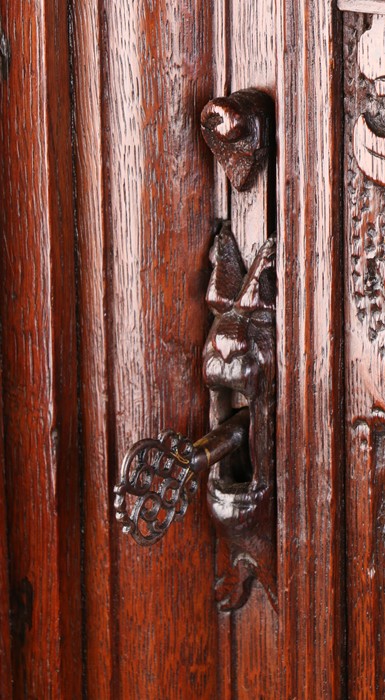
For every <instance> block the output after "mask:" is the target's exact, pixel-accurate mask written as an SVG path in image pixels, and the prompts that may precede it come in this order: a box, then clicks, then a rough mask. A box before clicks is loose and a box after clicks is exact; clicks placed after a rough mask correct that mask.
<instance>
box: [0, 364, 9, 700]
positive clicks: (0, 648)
mask: <svg viewBox="0 0 385 700" xmlns="http://www.w3.org/2000/svg"><path fill="white" fill-rule="evenodd" d="M0 379H1V375H0ZM0 389H1V387H0ZM8 559H9V552H8V534H7V505H6V496H5V465H4V431H3V401H2V391H0V698H4V700H6V699H7V698H9V699H11V698H12V662H11V629H10V598H9V579H8V576H9V570H8V568H9V566H8V565H9V561H8Z"/></svg>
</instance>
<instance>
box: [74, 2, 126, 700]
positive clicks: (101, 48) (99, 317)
mask: <svg viewBox="0 0 385 700" xmlns="http://www.w3.org/2000/svg"><path fill="white" fill-rule="evenodd" d="M71 37H72V51H73V52H72V70H73V79H74V84H73V109H74V122H73V132H74V157H75V172H76V224H77V251H78V265H77V268H78V310H79V331H80V336H79V339H80V342H79V362H80V389H81V391H80V410H81V422H82V460H83V479H84V482H83V506H84V513H83V514H84V562H83V563H84V589H85V628H84V629H85V656H86V688H87V693H88V697H90V698H100V699H101V700H102V699H103V700H104V699H107V698H116V697H117V696H116V692H115V687H114V673H113V670H114V668H116V659H115V665H114V646H113V630H114V627H115V624H116V619H115V618H116V616H117V614H118V613H117V611H116V609H115V610H114V609H113V607H112V595H113V587H112V567H113V562H112V559H113V552H114V550H113V540H114V538H116V537H117V535H118V533H117V532H116V527H115V523H114V520H113V517H112V514H111V495H112V494H111V488H112V483H111V476H112V471H113V470H112V468H111V464H110V444H111V440H110V437H109V420H110V418H109V413H108V411H109V407H110V406H111V402H112V399H111V396H110V394H109V380H108V368H109V359H108V357H109V356H108V352H109V347H108V328H107V323H108V319H107V315H108V303H107V285H108V281H107V275H108V246H109V236H108V232H109V228H108V220H109V219H108V209H107V200H106V196H105V195H106V189H105V180H106V172H105V171H106V169H107V168H106V163H105V160H104V158H103V156H104V152H105V151H104V137H103V130H104V129H106V128H107V124H108V122H107V114H108V113H107V99H106V84H105V80H104V79H103V78H104V75H103V64H102V62H103V57H105V51H106V47H105V44H104V40H105V37H106V30H105V26H104V23H103V14H102V13H101V12H100V8H99V5H98V3H89V2H86V1H84V0H73V2H72V7H71ZM111 352H112V348H110V354H111ZM111 417H112V418H113V414H112V416H111Z"/></svg>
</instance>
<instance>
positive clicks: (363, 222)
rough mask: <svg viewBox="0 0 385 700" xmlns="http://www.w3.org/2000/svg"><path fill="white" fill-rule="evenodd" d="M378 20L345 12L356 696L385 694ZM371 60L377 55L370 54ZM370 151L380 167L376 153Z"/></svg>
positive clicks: (349, 522) (384, 204)
mask: <svg viewBox="0 0 385 700" xmlns="http://www.w3.org/2000/svg"><path fill="white" fill-rule="evenodd" d="M370 26H371V18H368V17H365V16H363V15H357V14H352V13H345V14H344V58H345V66H344V67H345V84H344V87H345V159H344V180H345V299H346V302H345V317H346V331H345V348H346V349H345V365H346V426H347V468H346V532H347V599H348V617H347V620H348V626H347V634H348V679H349V681H348V694H349V698H351V699H352V700H364V699H369V698H370V700H374V699H375V698H378V699H379V698H382V697H384V693H385V680H384V679H385V663H384V654H383V638H384V633H385V611H384V606H383V595H384V573H383V572H384V566H385V552H384V535H383V533H384V510H385V477H384V431H385V400H384V389H385V387H384V357H385V339H384V329H385V313H384V301H385V297H384V279H385V265H384V251H383V240H384V228H383V227H384V213H385V195H384V189H383V188H382V187H378V186H377V185H376V184H374V182H372V181H371V180H370V179H369V178H368V177H366V176H365V175H364V174H363V173H362V172H361V171H360V169H359V167H358V165H357V161H356V159H355V155H354V152H353V138H352V135H353V132H354V127H355V124H356V122H357V120H358V119H359V118H360V115H361V114H363V113H365V114H367V113H368V115H370V116H371V117H372V119H373V120H374V121H373V122H372V121H370V117H369V116H368V119H369V121H370V124H371V128H372V129H374V130H375V131H377V129H378V121H376V120H378V117H379V116H380V115H381V112H380V110H379V105H381V102H379V100H378V97H377V95H376V91H375V85H374V83H373V82H372V81H369V80H367V79H366V77H365V75H364V74H363V73H362V71H361V70H360V68H359V66H358V61H357V58H358V56H357V48H358V42H359V40H360V38H361V36H362V34H363V32H364V31H366V30H367V29H369V28H370ZM367 59H368V60H370V51H369V52H368V55H367ZM379 133H381V132H379ZM374 155H375V154H369V153H368V154H367V166H368V169H369V170H370V167H371V162H372V156H374Z"/></svg>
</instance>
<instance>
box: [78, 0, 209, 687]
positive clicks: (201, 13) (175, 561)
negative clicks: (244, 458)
mask: <svg viewBox="0 0 385 700" xmlns="http://www.w3.org/2000/svg"><path fill="white" fill-rule="evenodd" d="M73 8H74V17H75V22H74V45H75V47H76V49H75V55H77V56H78V57H80V55H82V57H83V51H85V63H86V65H85V66H77V67H76V69H75V77H76V87H75V95H76V106H75V111H76V114H77V122H76V127H75V131H76V137H77V140H78V143H79V139H81V141H82V145H79V148H78V153H77V156H76V157H77V159H78V160H77V187H78V193H79V197H80V201H79V207H80V209H79V212H78V221H79V260H80V265H81V274H80V289H81V292H80V314H81V318H82V319H83V320H82V337H83V348H82V351H81V352H82V358H83V359H82V371H81V376H82V381H83V382H84V389H83V399H82V410H83V424H84V425H85V426H86V443H85V475H86V478H87V475H88V483H87V485H86V490H85V509H86V520H87V522H86V540H85V547H86V553H85V562H86V589H87V596H88V589H89V588H90V587H91V585H92V578H93V577H94V578H95V580H96V581H99V582H101V589H100V591H99V592H98V593H96V592H95V593H93V594H92V593H91V595H90V598H89V602H88V603H86V608H87V605H88V610H86V619H87V632H88V634H89V635H90V641H89V642H88V655H89V654H91V655H92V656H91V657H88V658H87V665H88V681H87V682H88V687H89V689H90V688H93V687H96V685H97V681H96V680H95V679H92V678H91V676H92V674H93V673H94V671H93V665H92V663H91V658H95V659H96V657H97V654H98V651H99V653H100V655H101V658H102V659H103V664H104V665H105V670H106V673H107V676H108V675H109V674H110V673H111V671H114V682H113V684H112V685H110V686H109V687H108V683H107V682H106V681H104V684H103V685H102V689H103V690H102V692H103V693H104V695H100V691H99V695H98V697H113V698H114V700H115V698H122V699H123V698H127V697H130V698H133V699H134V698H138V699H140V700H145V699H146V698H150V697H169V698H172V697H175V698H176V697H177V698H182V699H183V698H186V700H187V699H188V698H190V697H193V696H197V697H200V698H211V697H212V696H215V694H216V676H217V667H218V656H217V635H216V611H215V607H214V602H213V591H212V583H213V564H214V555H213V538H212V534H211V528H210V526H209V524H208V518H207V515H206V505H205V487H204V486H203V485H202V489H201V492H200V497H199V498H198V499H197V502H196V505H195V507H191V513H189V514H188V516H187V517H186V519H185V520H184V522H183V524H181V525H179V526H176V527H175V528H173V530H171V531H170V533H169V534H168V536H167V538H166V539H165V541H164V542H162V543H161V544H158V545H156V546H155V547H154V548H152V550H150V551H149V550H147V549H138V547H137V545H136V544H134V543H133V542H131V541H130V540H129V539H128V538H127V537H125V536H123V535H122V533H121V530H120V528H119V527H118V525H117V524H116V523H114V522H111V523H110V526H111V536H110V541H109V540H108V512H109V510H108V507H107V505H106V504H107V498H108V489H110V488H111V485H112V483H111V482H112V480H115V481H116V480H117V473H118V464H119V462H120V461H121V459H122V457H123V454H124V452H125V450H126V449H127V448H128V446H129V445H130V444H131V443H132V442H133V441H135V440H136V439H138V438H140V437H143V436H145V435H151V434H155V435H156V434H157V433H158V431H159V430H160V429H161V428H163V427H170V426H172V427H175V428H176V429H178V430H180V431H182V432H186V433H187V434H189V435H190V436H191V437H192V438H197V437H200V436H201V435H202V434H203V432H204V430H205V429H206V428H207V408H208V406H207V394H206V392H205V391H204V389H203V386H202V379H201V349H202V347H203V342H204V337H205V333H206V329H207V312H206V309H205V305H204V295H205V287H206V284H207V280H208V272H209V271H208V262H207V255H208V249H209V245H210V233H211V226H212V209H211V191H212V187H211V183H212V177H211V174H210V173H211V171H210V164H209V160H206V154H205V147H204V145H203V143H202V141H201V138H200V132H199V114H200V110H201V109H202V107H203V105H204V104H205V102H206V101H207V99H208V98H209V97H210V96H211V90H212V87H211V61H212V56H211V47H212V39H211V31H212V24H211V21H212V20H211V11H210V7H209V6H206V3H204V2H201V1H200V0H199V1H198V0H195V1H194V2H192V1H191V0H184V2H182V3H180V4H179V5H176V4H175V3H173V2H168V1H165V0H164V1H162V2H157V3H153V2H150V1H148V2H145V3H143V2H132V3H110V2H105V3H103V4H102V6H101V10H100V16H99V18H97V17H95V16H94V24H93V26H94V28H93V30H91V29H90V28H88V30H87V29H86V28H85V24H86V23H88V22H89V17H90V15H89V12H90V10H89V9H87V8H86V7H85V3H82V4H80V3H78V2H74V5H73ZM98 43H99V47H100V49H101V66H99V64H98V55H97V52H96V50H95V48H94V47H95V45H97V44H98ZM83 60H84V59H83ZM90 85H91V101H90V104H89V105H88V107H87V104H86V102H87V99H89V94H90ZM86 86H87V87H88V91H87V93H88V94H87V95H85V96H84V97H80V96H79V91H83V90H85V88H86ZM98 102H99V105H98ZM85 109H88V112H89V116H90V117H92V119H94V120H95V121H94V127H93V128H92V129H91V132H90V131H89V130H87V128H86V123H88V118H89V117H88V116H87V114H84V110H85ZM98 110H100V115H99V116H98ZM83 114H84V116H83ZM83 119H84V124H83ZM82 127H83V128H82ZM84 127H85V128H86V131H84ZM87 171H88V172H87ZM90 188H91V194H88V193H89V192H90ZM90 221H91V222H92V225H94V226H97V227H98V232H97V234H96V249H95V250H94V251H91V247H92V246H93V245H94V243H93V240H92V230H91V231H86V228H89V227H90ZM87 265H88V266H89V268H90V269H89V270H86V269H85V267H86V266H87ZM93 274H95V275H96V274H97V275H98V279H99V283H98V284H97V283H95V282H93V281H92V277H93ZM103 280H104V282H103ZM103 285H105V287H104V286H103ZM104 314H105V315H106V319H105V320H104V318H103V316H104ZM94 330H96V331H97V333H98V338H99V342H97V340H96V339H95V340H94V339H92V338H91V337H90V335H92V333H93V332H94ZM93 371H97V372H98V376H99V377H100V385H99V387H95V379H94V377H93ZM105 392H107V395H106V393H105ZM90 399H92V400H93V401H99V406H98V408H96V407H95V406H94V407H93V408H92V407H90V408H87V404H89V401H90ZM103 401H104V406H103V403H102V402H103ZM107 411H108V420H107ZM93 420H96V422H97V424H96V425H95V426H94V428H93V430H91V424H92V421H93ZM87 426H88V427H87ZM95 439H97V440H98V442H99V452H98V453H97V454H95V447H94V446H93V445H92V441H93V440H95ZM93 455H94V456H95V457H96V462H95V460H94V461H92V459H93ZM107 459H108V464H106V462H105V461H104V460H107ZM91 470H94V476H93V477H91ZM98 479H100V481H101V482H102V483H101V484H100V485H99V486H97V480H98ZM94 486H95V494H94V495H95V504H94V505H92V488H93V487H94ZM109 494H110V498H111V495H112V493H111V490H110V491H109ZM96 519H99V524H98V525H95V527H96V536H95V535H94V536H95V542H96V544H93V542H92V530H93V528H94V524H95V522H94V521H95V520H96ZM87 531H88V532H89V534H88V535H87ZM99 547H100V549H99ZM95 552H96V553H97V556H96V557H94V553H95ZM109 575H110V576H111V581H110V583H108V582H107V580H106V579H107V578H108V576H109ZM103 577H106V578H105V579H104V581H103ZM109 586H110V588H109ZM111 596H112V601H113V602H112V606H111V607H109V606H110V601H111ZM102 598H103V599H104V601H105V602H106V605H107V608H106V610H105V611H104V612H103V614H102V615H101V616H97V617H96V616H95V615H96V610H97V606H98V600H101V599H102ZM93 611H95V614H93ZM108 618H109V619H108ZM104 633H105V634H106V640H105V642H104V645H103V639H102V638H103V634H104ZM109 654H112V662H111V660H110V659H109V658H108V655H109ZM101 674H102V672H100V676H101Z"/></svg>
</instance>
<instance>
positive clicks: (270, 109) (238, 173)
mask: <svg viewBox="0 0 385 700" xmlns="http://www.w3.org/2000/svg"><path fill="white" fill-rule="evenodd" d="M273 124H274V103H273V101H272V100H271V98H270V97H269V96H268V95H267V94H266V93H264V92H261V91H260V90H256V89H254V88H250V89H248V90H239V92H233V93H232V94H231V95H230V96H229V97H218V98H216V99H215V100H211V102H209V103H208V104H207V105H206V106H205V107H204V109H203V111H202V115H201V125H202V134H203V137H204V139H205V141H206V143H207V145H208V146H209V148H210V149H211V151H212V152H213V154H214V156H215V157H216V158H217V160H218V161H219V163H220V164H221V166H222V167H223V169H224V171H225V173H226V175H227V177H228V178H229V180H230V182H231V184H232V185H233V187H235V189H236V190H239V191H240V192H243V191H245V190H249V189H250V188H251V187H252V186H253V185H254V183H255V180H256V177H257V175H258V172H259V170H260V169H261V168H262V167H263V166H264V165H265V164H266V161H267V158H268V155H269V154H270V155H271V146H272V145H273V144H274V133H272V131H273V129H274V127H273ZM269 145H270V149H269Z"/></svg>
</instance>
